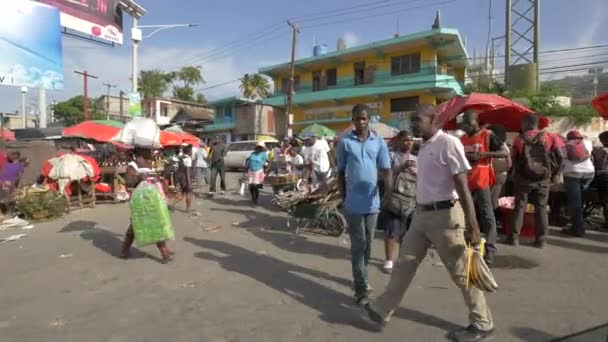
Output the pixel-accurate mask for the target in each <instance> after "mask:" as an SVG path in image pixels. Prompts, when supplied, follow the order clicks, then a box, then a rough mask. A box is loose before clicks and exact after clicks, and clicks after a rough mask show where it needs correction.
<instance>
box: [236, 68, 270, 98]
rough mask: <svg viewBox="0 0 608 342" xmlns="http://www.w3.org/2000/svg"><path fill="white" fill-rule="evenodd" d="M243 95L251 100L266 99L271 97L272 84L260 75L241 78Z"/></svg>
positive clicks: (248, 75)
mask: <svg viewBox="0 0 608 342" xmlns="http://www.w3.org/2000/svg"><path fill="white" fill-rule="evenodd" d="M240 88H241V93H242V94H243V96H244V97H246V98H249V99H255V100H259V99H264V98H266V97H268V96H269V95H270V83H269V82H268V80H267V79H266V78H265V77H264V76H262V75H260V74H253V75H250V74H245V75H244V76H243V77H242V78H241V85H240Z"/></svg>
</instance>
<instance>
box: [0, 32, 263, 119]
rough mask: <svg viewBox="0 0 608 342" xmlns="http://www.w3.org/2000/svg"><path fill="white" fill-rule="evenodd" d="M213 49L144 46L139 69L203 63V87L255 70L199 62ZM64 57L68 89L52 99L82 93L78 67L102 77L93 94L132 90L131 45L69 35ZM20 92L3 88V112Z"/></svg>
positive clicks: (216, 91) (218, 91)
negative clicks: (103, 43) (108, 89)
mask: <svg viewBox="0 0 608 342" xmlns="http://www.w3.org/2000/svg"><path fill="white" fill-rule="evenodd" d="M209 50H210V48H159V47H146V46H145V45H143V46H142V47H141V48H140V49H139V69H140V70H146V69H161V70H166V71H170V70H176V69H179V68H180V67H182V66H185V65H201V66H202V73H203V78H204V79H205V82H206V83H205V84H201V85H200V86H199V88H205V87H209V86H213V85H216V84H220V83H224V82H227V81H231V80H234V79H236V78H239V77H241V76H242V75H243V74H244V73H245V72H252V71H253V70H246V69H245V67H247V65H242V64H238V65H237V63H235V61H234V59H233V58H231V57H227V58H221V59H216V60H211V61H208V62H206V63H198V62H197V60H200V58H201V56H204V55H206V54H208V51H209ZM63 57H64V61H63V62H64V77H65V79H64V89H63V90H62V91H51V92H49V96H48V101H49V102H50V100H59V101H61V100H64V99H67V98H70V97H72V96H75V95H79V94H82V91H83V80H82V76H81V75H78V74H75V73H74V70H80V71H84V70H86V71H88V72H89V73H90V74H92V75H94V76H97V77H98V79H89V96H92V97H97V96H100V95H102V94H105V93H106V88H105V87H104V86H103V83H111V84H115V85H117V88H115V89H113V90H112V93H113V94H117V93H118V91H119V90H123V91H125V92H127V93H128V92H129V91H130V90H131V81H130V77H131V47H130V46H128V45H127V46H123V47H116V48H111V47H106V46H99V45H93V44H89V43H86V42H80V41H75V40H73V39H69V38H66V39H64V49H63ZM253 67H255V66H253ZM238 86H239V84H238V82H235V83H231V84H228V85H225V86H221V87H217V88H213V89H209V90H206V91H203V93H204V94H205V96H206V97H207V98H208V99H210V98H211V99H213V98H219V97H224V96H232V95H237V94H238V93H239V89H238ZM31 93H32V94H30V95H28V96H35V94H37V92H31ZM17 94H19V89H18V88H16V90H15V88H14V87H0V112H5V111H6V112H12V111H14V110H16V109H17V108H19V107H20V103H21V101H20V96H19V95H17ZM28 105H29V104H28Z"/></svg>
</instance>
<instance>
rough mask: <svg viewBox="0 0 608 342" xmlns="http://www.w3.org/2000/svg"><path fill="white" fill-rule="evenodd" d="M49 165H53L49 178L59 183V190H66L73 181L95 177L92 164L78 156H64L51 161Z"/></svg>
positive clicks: (69, 154)
mask: <svg viewBox="0 0 608 342" xmlns="http://www.w3.org/2000/svg"><path fill="white" fill-rule="evenodd" d="M49 163H51V165H53V167H52V168H51V171H50V172H49V178H51V179H53V180H56V181H57V184H59V189H65V186H66V185H67V184H68V183H70V182H71V181H75V180H79V179H83V178H85V177H93V176H94V175H95V171H94V170H93V166H91V163H89V161H88V160H86V159H85V158H83V157H81V156H79V155H77V154H72V153H68V154H64V155H62V156H61V157H57V158H53V159H51V160H49Z"/></svg>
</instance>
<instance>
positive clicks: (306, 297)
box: [184, 237, 377, 331]
mask: <svg viewBox="0 0 608 342" xmlns="http://www.w3.org/2000/svg"><path fill="white" fill-rule="evenodd" d="M184 241H186V242H189V243H192V244H194V245H196V246H198V247H200V248H203V249H204V251H201V252H197V253H195V255H196V256H197V257H198V258H201V259H205V260H209V261H215V262H217V263H219V264H220V266H221V267H223V268H224V269H225V270H227V271H231V272H237V273H240V274H242V275H244V276H247V277H249V278H251V279H254V280H256V281H258V282H260V283H262V284H265V285H266V286H269V287H271V288H273V289H275V290H277V291H279V292H281V293H284V294H286V295H288V296H289V297H291V298H292V299H293V300H296V301H298V302H300V303H302V304H304V305H306V306H308V307H310V308H312V309H314V310H317V311H319V312H320V319H321V320H323V321H325V322H327V323H331V324H345V325H351V326H355V327H357V328H360V329H363V330H368V331H377V329H375V328H374V327H373V326H371V325H370V324H368V323H366V322H365V321H363V320H362V319H361V318H360V317H359V312H358V311H357V309H356V308H354V307H353V305H354V302H353V299H352V298H351V297H349V296H346V295H344V294H343V293H340V292H338V291H336V290H333V289H330V288H328V287H325V286H322V285H320V284H319V283H317V282H315V281H312V280H309V279H307V277H314V278H322V279H327V280H330V281H339V282H341V283H343V282H344V280H343V279H340V278H336V277H334V276H332V275H330V274H327V273H325V272H321V271H316V270H311V269H308V268H305V267H301V266H298V265H294V264H291V263H287V262H284V261H281V260H279V259H276V258H273V257H271V256H268V255H262V254H258V253H255V252H252V251H250V250H247V249H245V248H242V247H239V246H236V245H232V244H229V243H226V242H222V241H211V240H202V239H195V238H191V237H185V238H184ZM218 253H219V255H218Z"/></svg>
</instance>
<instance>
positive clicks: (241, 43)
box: [186, 0, 457, 64]
mask: <svg viewBox="0 0 608 342" xmlns="http://www.w3.org/2000/svg"><path fill="white" fill-rule="evenodd" d="M419 1H423V0H409V1H407V2H405V3H404V2H399V3H392V1H391V0H383V1H375V2H371V3H367V4H360V5H355V6H350V7H346V8H343V9H334V10H330V11H324V12H318V13H322V14H323V15H322V16H315V15H314V14H316V13H314V14H308V15H304V16H300V17H299V18H307V17H308V19H304V21H306V22H314V21H319V20H322V19H324V18H328V17H330V16H329V15H328V13H337V14H335V15H332V16H331V17H334V18H335V17H344V16H350V15H352V14H357V13H361V12H369V11H370V10H375V9H381V8H386V7H392V6H403V5H408V4H411V3H415V2H419ZM454 1H457V0H448V1H443V2H438V3H432V4H425V5H420V6H415V7H409V8H405V9H401V10H398V11H391V12H385V13H377V14H374V15H366V16H365V17H355V18H349V19H343V20H340V21H336V22H324V23H320V24H317V25H311V26H308V27H309V28H312V27H321V26H328V25H333V24H336V23H342V22H348V21H352V20H361V19H367V18H375V17H380V16H386V15H392V14H394V13H397V12H404V11H410V10H414V9H420V8H425V7H430V6H437V5H442V4H446V3H450V2H454ZM377 4H383V5H379V6H373V5H377ZM362 7H365V8H364V9H359V10H354V11H353V9H356V8H362ZM296 19H297V18H296ZM279 25H281V24H280V23H277V24H274V25H271V26H269V27H267V28H265V29H262V30H260V31H258V32H257V34H255V35H248V37H251V36H253V38H251V39H247V40H245V39H238V40H235V41H232V42H231V43H229V44H227V45H225V46H223V47H218V48H215V49H213V50H211V52H206V53H205V54H203V55H201V56H199V57H195V58H194V59H192V60H193V61H194V60H196V61H198V63H202V62H206V61H208V60H210V59H218V58H223V57H225V56H227V55H229V54H230V53H231V52H234V51H236V50H237V49H238V50H240V49H242V48H244V47H246V46H253V45H257V44H256V43H254V44H252V43H253V42H255V41H257V40H260V39H263V38H265V37H266V36H271V37H268V39H264V40H263V41H267V40H269V39H272V38H276V37H278V36H279V35H282V34H284V33H279V35H275V33H277V28H278V26H279ZM259 43H260V42H258V44H259ZM191 63H193V62H191ZM186 64H188V63H186Z"/></svg>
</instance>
